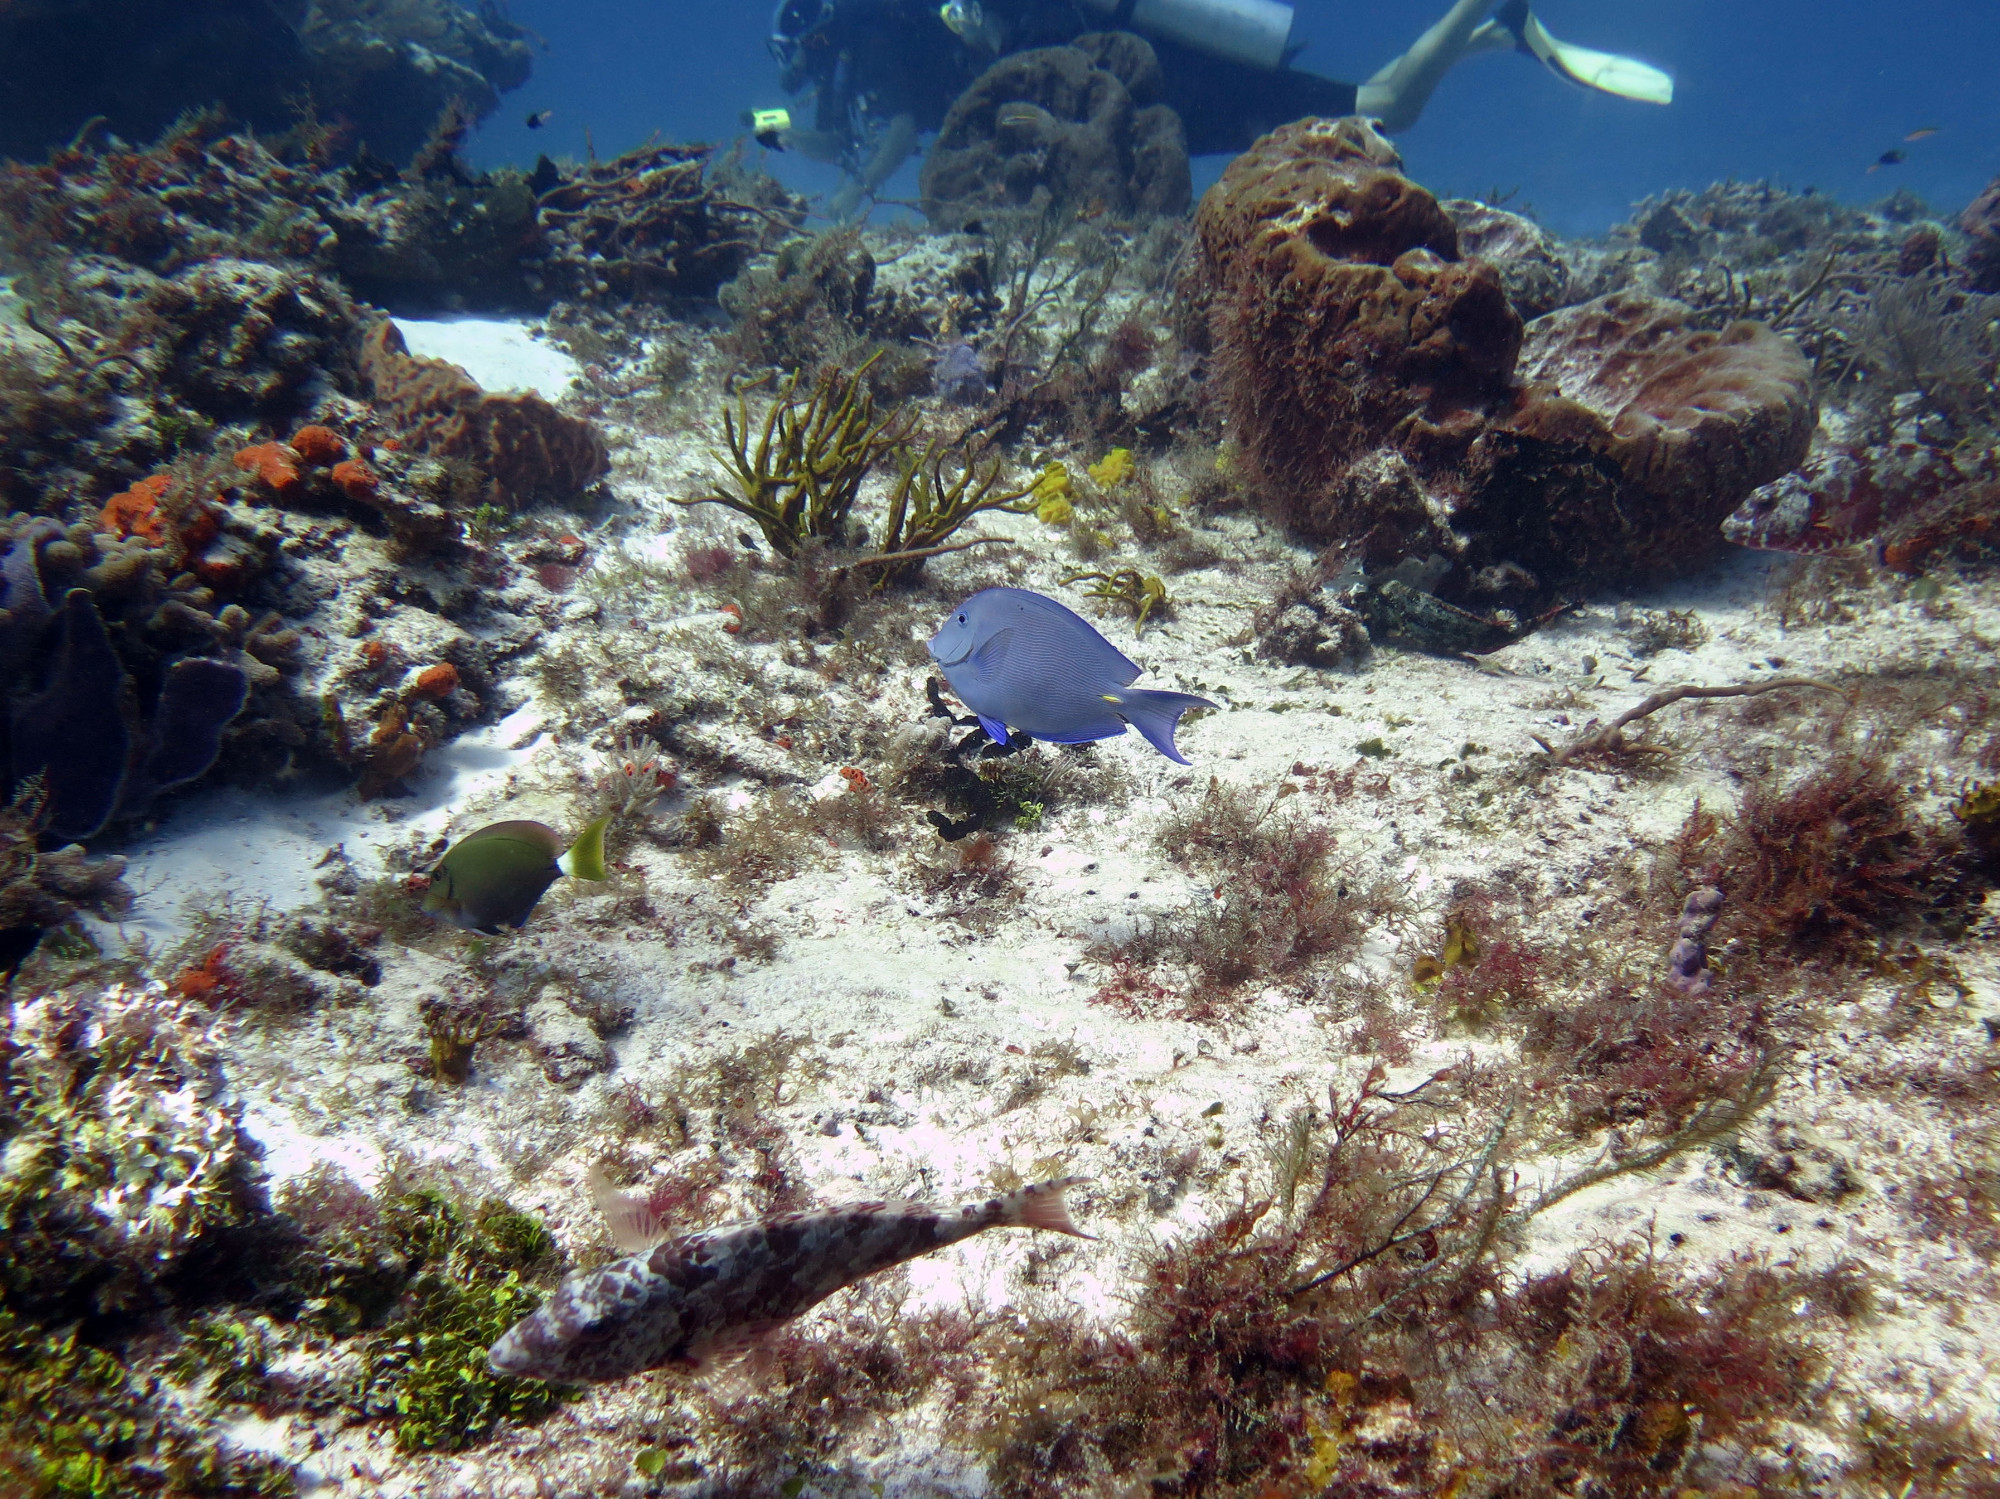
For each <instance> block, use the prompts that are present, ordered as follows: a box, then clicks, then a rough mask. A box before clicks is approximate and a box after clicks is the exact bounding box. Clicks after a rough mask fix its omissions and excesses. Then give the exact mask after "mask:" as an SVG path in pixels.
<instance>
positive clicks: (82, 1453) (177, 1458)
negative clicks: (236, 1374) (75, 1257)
mask: <svg viewBox="0 0 2000 1499" xmlns="http://www.w3.org/2000/svg"><path fill="white" fill-rule="evenodd" d="M0 1492H5V1493H8V1494H19V1495H21V1496H23V1499H124V1496H128V1495H134V1494H147V1495H153V1496H158V1499H181V1496H188V1499H195V1496H201V1499H207V1496H215V1499H265V1496H278V1495H289V1494H292V1493H294V1492H295V1490H294V1487H293V1483H292V1478H291V1475H290V1473H288V1472H287V1471H286V1470H285V1469H284V1468H283V1467H282V1466H280V1465H277V1464H275V1463H272V1462H271V1461H270V1460H268V1459H265V1458H259V1457H253V1456H250V1455H248V1454H238V1453H225V1452H223V1451H222V1450H221V1449H220V1448H218V1447H217V1445H216V1443H215V1442H214V1440H213V1439H212V1438H211V1437H208V1436H206V1435H204V1434H203V1433H200V1432H198V1431H195V1430H193V1429H191V1428H189V1427H187V1426H185V1425H183V1424H182V1423H181V1422H180V1421H179V1420H178V1419H177V1418H176V1417H175V1415H174V1414H173V1411H172V1407H171V1406H170V1405H169V1404H168V1403H167V1402H166V1400H165V1399H163V1391H162V1386H161V1384H160V1381H159V1380H158V1379H156V1378H154V1377H153V1376H152V1375H150V1374H145V1373H141V1372H139V1371H137V1370H135V1369H133V1368H132V1367H131V1366H130V1365H129V1364H128V1363H127V1362H126V1361H124V1360H122V1359H120V1358H119V1357H117V1356H116V1355H114V1354H112V1353H109V1352H106V1351H105V1350H104V1349H101V1348H94V1347H92V1346H90V1345H89V1344H88V1343H85V1342H83V1341H81V1339H80V1338H79V1337H78V1333H77V1329H76V1328H74V1327H72V1328H68V1329H66V1330H62V1331H56V1332H51V1331H48V1330H46V1329H43V1328H39V1327H36V1326H35V1325H34V1324H32V1323H29V1322H27V1321H24V1320H22V1319H21V1318H19V1317H16V1316H14V1315H13V1314H12V1313H9V1312H4V1311H0Z"/></svg>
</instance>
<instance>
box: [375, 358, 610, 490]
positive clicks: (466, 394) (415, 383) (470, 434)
mask: <svg viewBox="0 0 2000 1499" xmlns="http://www.w3.org/2000/svg"><path fill="white" fill-rule="evenodd" d="M361 371H362V374H363V376H364V377H365V378H366V380H367V381H368V385H369V388H370V390H371V391H372V393H373V397H374V401H375V406H376V409H377V411H378V412H380V413H381V414H382V415H383V416H384V417H386V418H387V419H388V420H389V421H391V422H392V423H394V425H395V427H396V428H397V430H398V431H400V432H401V433H403V434H404V442H405V443H406V444H407V445H408V446H409V447H411V448H413V449H414V450H416V451H418V452H421V453H427V454H429V455H430V456H432V457H434V458H450V459H457V460H459V461H461V462H463V463H467V464H469V465H471V466H472V468H473V469H474V470H475V471H476V472H477V473H478V474H479V475H480V477H481V479H482V480H483V481H484V485H485V490H484V497H485V501H486V503H488V504H493V505H499V506H502V507H504V508H507V509H515V510H518V509H525V508H526V507H528V506H530V505H532V504H534V503H535V502H536V501H538V500H542V499H571V498H573V497H575V496H576V495H578V494H581V493H582V492H583V491H584V490H586V489H588V488H590V486H591V485H593V484H595V483H596V482H597V481H598V480H599V479H601V478H603V477H604V475H605V472H606V471H607V470H608V469H609V468H610V466H611V458H610V455H609V453H608V452H607V451H606V449H605V446H604V439H603V437H601V436H600V435H599V434H598V431H597V429H596V428H595V427H593V426H592V425H591V424H590V422H589V421H587V420H586V419H584V418H582V417H575V416H566V415H564V414H563V413H562V412H560V411H557V410H556V409H555V407H553V406H551V405H550V404H549V403H548V402H547V401H546V400H544V399H543V398H542V397H541V396H539V395H536V394H535V393H534V392H532V391H529V392H525V393H521V394H507V395H495V394H489V393H488V392H486V391H483V390H481V389H480V388H479V384H478V382H477V381H475V380H473V379H472V377H471V376H469V375H467V374H466V373H465V371H464V370H462V369H460V368H459V367H458V366H457V365H454V364H447V363H445V361H443V360H442V359H419V358H417V357H415V356H414V355H412V354H411V353H410V352H409V349H408V348H407V346H405V344H404V343H403V335H402V334H401V333H399V332H397V331H396V325H395V324H394V323H392V322H390V321H388V320H387V319H386V318H385V319H384V320H382V321H381V322H379V323H377V324H376V325H375V327H374V328H372V329H371V330H370V331H369V333H368V335H367V337H366V339H365V340H364V341H363V344H362V349H361Z"/></svg>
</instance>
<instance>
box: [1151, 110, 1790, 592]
mask: <svg viewBox="0 0 2000 1499" xmlns="http://www.w3.org/2000/svg"><path fill="white" fill-rule="evenodd" d="M1399 165H1400V163H1399V160H1398V158H1397V156H1396V154H1395V152H1394V150H1393V149H1392V148H1391V147H1390V146H1389V145H1388V143H1387V142H1386V141H1384V140H1383V139H1382V138H1381V137H1380V136H1379V135H1376V134H1375V133H1374V132H1373V130H1371V129H1370V128H1369V127H1368V126H1367V125H1366V124H1365V123H1364V122H1361V121H1357V120H1342V121H1337V122H1332V123H1329V122H1326V121H1308V122H1301V123H1299V124H1296V125H1288V126H1285V127H1283V128H1282V129H1280V130H1278V131H1276V132H1274V133H1273V134H1271V135H1269V136H1266V137H1265V138H1264V139H1262V140H1261V141H1259V142H1258V143H1257V145H1256V146H1254V147H1253V148H1252V149H1251V150H1250V151H1248V152H1246V153H1245V154H1244V155H1243V156H1241V157H1239V158H1238V159H1237V160H1236V161H1235V162H1233V163H1232V164H1231V165H1230V167H1229V168H1228V170H1227V171H1226V172H1225V173H1224V174H1223V177H1222V180H1221V181H1220V182H1219V183H1217V184H1216V186H1215V187H1213V188H1211V189H1210V190H1209V192H1208V194H1207V195H1206V196H1205V197H1204V198H1203V200H1202V204H1201V207H1200V210H1199V212H1198V214H1197V217H1196V231H1197V245H1198V250H1199V254H1198V256H1197V262H1196V265H1195V267H1194V270H1193V273H1192V275H1191V276H1190V278H1189V280H1188V283H1187V287H1186V291H1187V294H1188V295H1189V296H1190V297H1191V298H1192V299H1193V300H1194V301H1195V302H1196V303H1197V304H1198V305H1200V306H1202V307H1204V308H1205V309H1206V313H1207V317H1208V321H1209V327H1210V332H1211V334H1212V337H1213V339H1214V342H1215V346H1216V351H1217V358H1218V363H1219V366H1220V371H1221V385H1222V388H1223V392H1224V402H1225V404H1226V407H1227V409H1228V412H1229V416H1230V420H1231V424H1232V427H1233V430H1234V433H1235V436H1236V438H1237V440H1238V441H1239V442H1240V443H1241V445H1242V448H1243V452H1244V456H1245V458H1246V460H1247V465H1248V467H1249V470H1250V473H1251V477H1252V478H1253V480H1254V481H1255V482H1256V483H1257V484H1258V485H1259V486H1260V487H1262V488H1263V489H1264V490H1265V491H1266V492H1268V493H1269V494H1271V495H1272V497H1273V499H1274V501H1275V503H1276V504H1277V505H1278V507H1279V509H1280V510H1281V512H1282V513H1283V514H1284V516H1285V518H1286V519H1287V520H1288V521H1290V522H1291V523H1292V524H1294V525H1296V526H1298V527H1299V528H1300V529H1301V530H1303V531H1305V532H1306V533H1308V534H1309V535H1312V536H1315V537H1318V538H1321V539H1326V540H1335V541H1339V542H1343V543H1345V544H1347V545H1348V546H1350V547H1351V548H1352V549H1354V550H1355V551H1356V552H1358V553H1359V554H1360V556H1361V557H1362V559H1363V560H1365V561H1366V563H1367V564H1368V565H1369V567H1370V568H1371V569H1374V568H1380V567H1388V566H1391V565H1393V564H1394V563H1396V562H1397V561H1400V560H1403V559H1405V558H1412V557H1414V558H1418V559H1421V558H1423V557H1425V556H1427V555H1429V554H1431V553H1436V554H1438V555H1440V556H1441V557H1443V558H1445V559H1447V560H1448V561H1450V562H1451V563H1452V564H1453V566H1452V569H1451V572H1450V574H1449V575H1448V576H1447V577H1445V578H1443V579H1442V580H1441V581H1440V584H1439V586H1438V589H1437V591H1438V592H1439V593H1440V594H1442V595H1443V596H1445V597H1447V598H1449V599H1451V600H1452V601H1454V602H1463V601H1466V600H1469V599H1471V598H1473V597H1475V596H1479V595H1482V594H1484V595H1486V596H1488V597H1489V598H1490V599H1491V601H1492V602H1501V601H1512V602H1516V603H1522V604H1539V603H1544V602H1546V601H1547V599H1548V598H1549V597H1550V596H1551V594H1552V592H1553V591H1554V590H1560V589H1565V588H1575V587H1579V586H1584V585H1588V584H1594V583H1603V582H1610V581H1616V580H1629V579H1637V578H1645V577H1658V576H1662V575H1665V574H1670V573H1674V572H1679V571H1684V570H1687V569H1688V568H1691V567H1693V566H1695V565H1698V564H1699V563H1700V562H1702V561H1704V560H1706V559H1707V557H1708V556H1709V555H1711V553H1712V552H1713V550H1714V549H1715V548H1716V547H1717V546H1718V545H1719V544H1720V543H1719V539H1718V538H1717V536H1716V528H1717V526H1718V525H1719V523H1720V522H1721V521H1722V519H1723V518H1724V517H1725V516H1727V515H1728V514H1729V512H1730V511H1731V510H1732V509H1734V508H1735V506H1736V505H1737V504H1738V503H1739V502H1741V500H1742V499H1743V497H1744V496H1745V495H1746V494H1747V493H1748V492H1749V491H1750V490H1751V489H1752V488H1754V487H1755V486H1757V485H1759V484H1762V483H1765V482H1767V481H1768V480H1770V479H1773V478H1775V477H1777V476H1778V475H1779V474H1781V473H1783V472H1785V470H1787V469H1789V468H1791V467H1792V466H1793V465H1794V464H1796V463H1797V462H1798V461H1799V460H1800V459H1801V458H1802V457H1803V456H1804V455H1805V448H1806V443H1807V440H1808V439H1809V437H1810V435H1811V431H1812V428H1813V424H1814V420H1815V412H1814V408H1813V405H1812V399H1811V394H1810V379H1809V372H1808V370H1807V367H1806V365H1805V362H1804V360H1803V359H1802V358H1801V357H1800V356H1799V354H1798V352H1797V350H1795V349H1794V348H1793V347H1792V346H1791V345H1790V344H1789V343H1787V342H1786V341H1785V340H1783V339H1781V338H1778V337H1776V336H1775V335H1773V334H1771V333H1770V332H1769V331H1768V330H1765V329H1763V328H1761V327H1758V326H1756V325H1753V324H1747V323H1739V324H1736V325H1733V326H1731V327H1730V328H1728V329H1726V330H1724V331H1723V332H1721V333H1715V332H1710V331H1707V330H1703V329H1700V328H1697V327H1695V326H1693V325H1692V324H1691V323H1690V320H1689V316H1688V313H1687V311H1686V309H1684V308H1681V307H1679V306H1677V305H1675V304H1673V303H1669V302H1662V301H1658V300H1655V299H1649V298H1644V297H1639V296H1625V297H1619V298H1612V299H1603V300H1600V301H1598V302H1594V303H1590V304H1587V305H1585V306H1583V307H1574V308H1566V309H1563V310H1561V311H1557V312H1554V313H1551V314H1550V315H1548V316H1546V317H1544V318H1541V319H1538V320H1537V321H1536V323H1535V324H1534V325H1533V327H1532V328H1526V329H1524V327H1523V325H1522V323H1521V320H1520V317H1519V315H1518V313H1517V312H1516V311H1515V309H1514V308H1513V307H1512V306H1511V305H1510V304H1509V301H1508V297H1507V294H1506V291H1505V288H1504V286H1503V283H1502V280H1501V276H1500V273H1499V272H1498V271H1496V270H1495V269H1494V268H1493V267H1491V266H1489V265H1488V264H1486V263H1485V262H1483V261H1479V260H1471V259H1463V258H1461V244H1460V236H1459V231H1458V228H1457V226H1456V225H1455V224H1454V223H1453V221H1452V219H1451V217H1450V216H1449V215H1448V214H1447V213H1446V212H1445V211H1444V209H1443V208H1442V207H1441V206H1440V205H1439V204H1438V203H1437V202H1436V200H1434V199H1433V198H1432V197H1431V196H1430V194H1429V193H1426V192H1425V191H1424V190H1423V189H1422V188H1420V187H1418V186H1416V185H1415V184H1414V183H1412V182H1410V181H1408V180H1407V179H1406V178H1404V177H1403V176H1402V175H1401V173H1400V171H1399V170H1398V167H1399Z"/></svg>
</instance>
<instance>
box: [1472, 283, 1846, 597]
mask: <svg viewBox="0 0 2000 1499" xmlns="http://www.w3.org/2000/svg"><path fill="white" fill-rule="evenodd" d="M1520 375H1521V376H1522V377H1523V378H1524V379H1525V381H1526V382H1527V385H1526V389H1525V390H1524V392H1523V393H1522V395H1521V397H1520V399H1519V404H1518V405H1517V407H1516V408H1515V409H1514V410H1512V411H1510V412H1509V413H1507V415H1506V416H1505V417H1504V419H1502V420H1501V421H1499V422H1497V423H1496V424H1495V425H1494V426H1493V428H1492V429H1491V431H1490V433H1489V435H1488V438H1487V444H1486V447H1487V452H1486V454H1485V455H1484V460H1485V461H1484V464H1483V467H1484V468H1485V469H1486V473H1485V474H1484V475H1483V476H1482V482H1481V484H1480V493H1479V495H1478V498H1477V499H1474V500H1472V501H1470V502H1469V503H1467V504H1466V505H1465V506H1463V507H1462V508H1461V510H1460V511H1459V513H1458V516H1457V517H1456V518H1455V524H1458V525H1461V526H1465V527H1468V528H1470V529H1471V530H1472V531H1474V532H1475V534H1477V535H1478V536H1479V537H1480V541H1479V542H1476V543H1475V545H1474V547H1473V549H1472V553H1473V555H1472V557H1471V558H1469V559H1468V560H1471V561H1479V562H1481V563H1485V562H1486V560H1487V559H1488V558H1490V559H1491V560H1492V561H1496V562H1497V561H1500V560H1503V559H1504V560H1506V561H1510V562H1514V563H1516V564H1518V565H1520V566H1524V567H1526V568H1527V569H1528V570H1529V571H1530V572H1533V573H1537V574H1540V575H1543V576H1546V577H1550V578H1562V579H1592V580H1597V581H1608V580H1612V579H1631V578H1643V577H1660V576H1666V575H1671V574H1673V573H1677V572H1685V571H1687V570H1689V569H1690V568H1692V567H1694V566H1696V565H1698V564H1699V563H1701V562H1703V561H1705V560H1707V559H1708V558H1709V557H1710V556H1712V555H1713V554H1714V552H1715V550H1716V547H1717V541H1718V536H1719V527H1720V526H1721V523H1722V521H1723V520H1724V519H1726V518H1727V517H1728V516H1729V514H1730V513H1731V512H1732V511H1734V510H1735V509H1736V507H1737V506H1738V505H1739V504H1741V503H1742V501H1743V499H1744V498H1745V496H1747V495H1748V494H1749V492H1750V491H1751V490H1753V489H1755V488H1756V487H1757V486H1759V485H1761V484H1765V483H1768V482H1770V481H1771V480H1772V479H1775V478H1776V477H1777V476H1779V475H1780V474H1783V473H1785V472H1786V471H1787V470H1789V469H1791V468H1793V467H1795V466H1796V465H1797V464H1798V462H1799V461H1800V460H1801V459H1802V458H1804V457H1805V455H1806V448H1807V445H1808V443H1809V442H1810V441H1811V438H1812V432H1813V427H1814V425H1815V423H1816V421H1817V419H1818V413H1817V412H1816V410H1815V408H1814V405H1813V400H1812V381H1811V372H1810V371H1809V369H1808V368H1807V366H1806V363H1805V361H1804V359H1803V358H1802V357H1801V356H1800V354H1799V352H1798V350H1797V348H1796V347H1794V346H1793V345H1792V344H1791V343H1790V342H1788V341H1787V340H1785V339H1783V338H1781V337H1779V336H1777V335H1775V334H1773V333H1771V332H1770V331H1769V330H1768V329H1765V328H1763V327H1760V326H1759V325H1757V324H1754V323H1734V324H1731V325H1730V326H1729V327H1728V328H1726V329H1724V330H1723V331H1722V332H1720V333H1712V332H1707V331H1704V330H1701V329H1699V328H1697V327H1695V326H1693V325H1691V323H1690V319H1689V315H1688V312H1687V310H1686V309H1685V308H1681V307H1676V306H1673V305H1671V304H1665V303H1660V302H1656V301H1650V300H1647V299H1640V298H1630V297H1613V298H1608V299H1600V300H1599V301H1595V302H1590V303H1586V304H1584V305H1583V306H1581V307H1571V308H1565V309H1563V310H1562V311H1559V312H1556V313H1552V314H1551V315H1549V316H1548V317H1545V318H1541V319H1539V320H1537V322H1536V323H1535V324H1534V325H1533V327H1532V328H1530V329H1529V331H1528V337H1527V341H1526V344H1525V346H1524V347H1523V349H1522V355H1521V364H1520ZM1607 475H1608V476H1611V477H1610V478H1609V479H1608V480H1607ZM1523 491H1526V492H1527V493H1528V494H1531V495H1533V496H1534V499H1533V501H1532V502H1529V501H1526V500H1525V499H1524V495H1523ZM1530 505H1532V508H1530ZM1529 527H1533V532H1530V531H1529V529H1528V528H1529ZM1510 530H1511V531H1512V532H1513V533H1514V534H1513V535H1511V536H1509V535H1507V534H1506V533H1507V532H1508V531H1510Z"/></svg>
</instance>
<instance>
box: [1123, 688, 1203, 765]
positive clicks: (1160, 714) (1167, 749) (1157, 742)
mask: <svg viewBox="0 0 2000 1499" xmlns="http://www.w3.org/2000/svg"><path fill="white" fill-rule="evenodd" d="M1104 697H1105V700H1106V701H1107V702H1111V703H1115V704H1116V705H1117V708H1118V716H1119V717H1120V718H1122V719H1124V720H1125V722H1127V723H1129V724H1130V725H1132V727H1133V728H1135V729H1137V730H1138V731H1139V732H1140V733H1141V734H1144V735H1145V736H1146V742H1147V743H1148V744H1150V745H1152V746H1153V748H1154V749H1156V750H1158V751H1159V752H1160V753H1161V754H1163V755H1165V756H1166V757H1167V758H1168V759H1169V760H1172V761H1174V762H1175V763H1176V764H1180V765H1186V764H1188V763H1189V761H1188V759H1187V757H1186V756H1185V755H1183V754H1182V753H1181V752H1180V751H1179V750H1177V749H1175V748H1174V726H1175V725H1176V724H1178V723H1179V722H1180V721H1181V715H1182V714H1183V713H1185V712H1187V710H1188V709H1190V708H1213V707H1214V706H1215V704H1214V703H1211V702H1210V701H1209V700H1208V699H1207V698H1205V697H1195V696H1194V695H1193V694H1191V693H1186V692H1160V691H1157V690H1156V689H1154V688H1151V687H1127V688H1126V689H1124V691H1122V692H1107V693H1105V694H1104Z"/></svg>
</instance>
